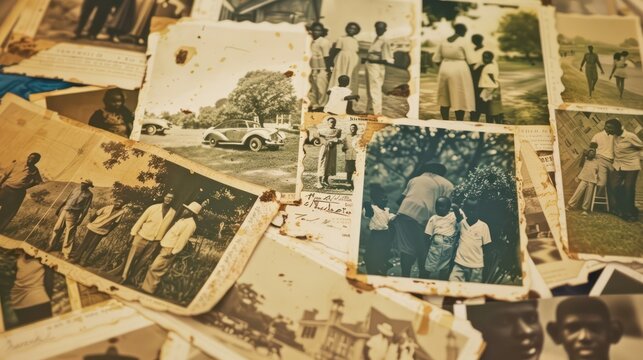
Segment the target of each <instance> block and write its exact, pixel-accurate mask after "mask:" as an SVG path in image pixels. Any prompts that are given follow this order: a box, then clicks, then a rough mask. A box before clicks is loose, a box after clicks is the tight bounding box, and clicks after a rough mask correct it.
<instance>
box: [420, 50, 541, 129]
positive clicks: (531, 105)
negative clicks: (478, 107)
mask: <svg viewBox="0 0 643 360" xmlns="http://www.w3.org/2000/svg"><path fill="white" fill-rule="evenodd" d="M498 65H499V67H500V84H501V86H502V104H503V107H504V113H505V122H506V123H507V124H513V125H547V124H549V113H548V110H547V85H546V82H545V72H544V68H543V65H542V64H540V63H539V64H536V65H530V64H529V63H527V62H524V61H504V60H501V61H499V64H498ZM437 75H438V67H437V66H435V67H432V68H430V69H429V71H428V72H427V73H424V74H422V75H421V78H420V119H426V120H428V119H441V116H440V107H439V106H438V105H437ZM451 117H452V118H454V115H453V112H452V113H451ZM468 119H469V115H468V114H467V115H465V120H468ZM481 120H485V118H484V116H482V118H481Z"/></svg>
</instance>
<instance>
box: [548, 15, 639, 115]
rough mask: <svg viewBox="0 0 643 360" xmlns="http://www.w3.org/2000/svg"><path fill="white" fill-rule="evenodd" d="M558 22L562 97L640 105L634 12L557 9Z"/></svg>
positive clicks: (569, 99) (606, 103)
mask: <svg viewBox="0 0 643 360" xmlns="http://www.w3.org/2000/svg"><path fill="white" fill-rule="evenodd" d="M556 28H557V30H558V44H559V56H560V66H561V69H562V71H563V76H562V84H563V86H564V87H565V89H564V91H563V92H562V93H561V97H562V100H563V101H564V102H565V103H580V104H594V105H607V106H613V107H619V108H631V109H638V110H643V105H642V104H643V71H642V70H641V54H643V52H642V50H641V49H642V48H641V39H642V37H641V24H640V20H639V19H638V18H636V17H619V16H583V15H573V14H557V15H556Z"/></svg>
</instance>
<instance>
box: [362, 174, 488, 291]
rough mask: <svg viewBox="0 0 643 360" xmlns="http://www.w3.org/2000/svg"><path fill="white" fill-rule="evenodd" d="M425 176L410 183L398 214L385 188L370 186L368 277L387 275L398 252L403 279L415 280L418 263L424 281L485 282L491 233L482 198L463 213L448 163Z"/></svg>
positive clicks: (471, 201)
mask: <svg viewBox="0 0 643 360" xmlns="http://www.w3.org/2000/svg"><path fill="white" fill-rule="evenodd" d="M419 173H420V175H418V176H415V177H413V178H411V179H410V180H409V182H408V183H407V185H406V189H405V190H404V192H403V193H402V196H401V197H400V199H399V200H398V203H399V209H398V211H397V214H393V213H391V212H390V210H389V208H388V207H387V203H388V198H387V196H386V192H385V191H384V189H383V188H382V186H381V185H380V184H371V185H370V194H371V202H369V203H365V205H364V215H365V217H367V218H369V219H370V221H369V224H368V227H369V230H370V236H369V238H368V239H367V240H366V244H365V246H364V248H365V253H364V260H365V263H366V270H367V273H368V274H372V275H384V276H385V275H387V273H388V271H389V269H390V268H391V263H390V261H389V260H390V259H391V250H392V251H393V252H394V253H396V254H398V255H399V257H400V265H401V275H402V276H403V277H410V276H411V271H412V268H413V266H414V265H417V268H418V272H419V274H418V276H419V277H420V278H423V279H433V280H448V281H466V282H482V281H483V275H482V273H483V269H484V249H485V248H486V247H487V246H488V245H489V244H490V243H491V233H490V231H489V227H488V225H487V224H486V223H485V222H484V221H482V220H481V219H480V214H481V212H480V205H479V202H478V200H477V199H473V198H469V199H466V200H465V201H464V203H463V207H462V210H461V209H460V208H459V207H458V206H457V205H456V204H453V203H452V200H451V198H450V196H451V192H452V191H453V189H454V186H453V184H452V183H451V182H450V181H449V180H448V179H446V178H445V175H446V167H445V166H444V165H442V164H439V163H432V162H429V163H426V164H423V165H422V166H421V168H420V170H419Z"/></svg>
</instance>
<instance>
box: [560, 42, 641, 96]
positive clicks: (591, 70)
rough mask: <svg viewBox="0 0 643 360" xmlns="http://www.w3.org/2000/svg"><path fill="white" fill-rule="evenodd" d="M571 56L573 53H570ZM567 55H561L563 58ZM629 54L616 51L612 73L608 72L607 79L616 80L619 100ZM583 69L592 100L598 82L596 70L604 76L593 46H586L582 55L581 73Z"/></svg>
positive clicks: (625, 76)
mask: <svg viewBox="0 0 643 360" xmlns="http://www.w3.org/2000/svg"><path fill="white" fill-rule="evenodd" d="M571 54H572V55H573V53H571ZM565 55H567V53H566V52H565V53H563V56H565ZM629 55H630V53H629V52H627V51H625V50H623V51H617V52H615V53H614V56H613V59H614V63H613V65H612V71H611V72H610V76H609V79H610V80H612V77H613V78H614V79H615V80H616V89H617V90H618V94H619V95H618V96H619V99H622V98H623V92H624V91H625V79H627V66H628V56H629ZM583 67H585V77H586V78H587V87H588V90H589V97H590V99H591V98H592V94H593V93H594V89H595V88H596V83H597V82H598V70H600V71H601V74H605V71H604V70H603V65H601V60H600V58H599V56H598V54H597V53H596V52H594V46H592V45H589V46H587V52H586V53H585V55H583V60H582V61H581V63H580V71H583Z"/></svg>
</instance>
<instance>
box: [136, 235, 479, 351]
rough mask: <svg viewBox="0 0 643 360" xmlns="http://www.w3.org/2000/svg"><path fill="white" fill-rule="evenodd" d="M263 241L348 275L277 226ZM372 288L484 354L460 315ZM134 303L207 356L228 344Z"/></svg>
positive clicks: (423, 323) (417, 322) (418, 321)
mask: <svg viewBox="0 0 643 360" xmlns="http://www.w3.org/2000/svg"><path fill="white" fill-rule="evenodd" d="M261 241H271V242H276V243H277V244H279V245H281V246H284V247H287V248H288V251H292V252H293V253H294V254H298V255H301V256H305V257H307V258H309V259H310V261H312V262H314V263H316V264H318V265H319V266H320V271H328V272H331V273H335V274H336V275H341V276H342V277H343V276H344V275H345V271H346V263H345V262H343V261H340V260H338V259H334V258H332V257H331V256H329V255H328V254H327V252H326V251H325V250H324V249H322V248H317V247H315V246H311V245H310V244H309V243H308V242H306V241H301V240H299V239H296V238H292V237H289V236H284V235H281V234H279V231H278V230H277V229H274V228H271V229H269V230H268V231H267V232H266V233H265V234H264V238H263V239H262V240H261ZM361 288H362V286H357V288H356V289H355V290H356V291H357V292H358V293H361V292H362V291H363V290H359V289H361ZM369 291H375V293H376V294H377V295H378V296H382V297H385V298H388V299H389V300H390V301H392V302H393V303H396V304H398V305H399V306H401V307H403V308H406V309H408V310H411V311H413V312H414V313H415V314H416V315H415V318H414V319H413V321H412V323H413V330H416V331H418V332H421V331H427V330H428V329H429V328H432V327H435V326H439V327H446V328H448V329H450V330H451V331H453V332H455V333H457V334H459V335H462V336H464V337H466V338H467V339H468V341H467V342H466V344H465V345H464V346H463V347H462V348H460V349H459V351H460V352H459V354H458V359H469V358H477V357H479V355H480V354H481V353H482V350H483V348H484V343H483V341H482V336H481V335H480V333H479V332H477V331H476V330H475V329H473V328H472V327H471V325H470V323H469V322H468V321H462V320H460V319H458V318H457V317H454V316H453V314H451V313H449V312H447V311H444V310H442V309H440V308H438V307H436V306H434V305H431V304H429V303H428V302H425V301H422V300H420V299H418V298H416V297H414V296H412V295H410V294H405V293H400V292H397V291H395V290H392V289H388V288H377V289H371V290H369ZM131 306H132V307H134V308H135V309H137V310H138V311H139V312H140V313H141V314H143V315H144V316H146V317H148V318H149V319H150V320H152V321H154V322H156V323H157V324H158V325H160V326H161V327H164V328H166V329H167V330H169V331H172V332H176V333H177V334H179V336H182V337H184V338H186V339H189V340H190V341H191V342H192V344H194V345H195V346H196V347H198V348H200V349H201V350H202V351H203V352H205V353H206V354H208V355H212V356H217V354H218V353H217V351H221V347H222V346H224V347H226V346H227V345H224V344H223V343H222V340H221V341H220V340H217V339H216V338H214V337H212V335H209V334H207V333H205V332H203V331H201V330H199V327H197V326H192V325H191V324H200V325H201V326H203V325H202V324H201V323H200V322H197V320H195V319H192V318H185V317H179V316H174V315H171V314H169V313H159V312H154V311H152V310H150V309H147V308H145V307H142V306H140V305H138V304H132V305H131ZM445 341H447V340H446V339H445ZM434 345H435V344H434ZM227 351H231V352H233V353H235V352H234V350H233V348H232V347H230V348H228V349H227ZM239 356H241V355H239ZM217 357H218V356H217Z"/></svg>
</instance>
